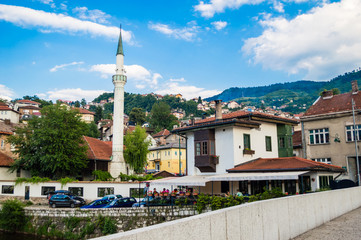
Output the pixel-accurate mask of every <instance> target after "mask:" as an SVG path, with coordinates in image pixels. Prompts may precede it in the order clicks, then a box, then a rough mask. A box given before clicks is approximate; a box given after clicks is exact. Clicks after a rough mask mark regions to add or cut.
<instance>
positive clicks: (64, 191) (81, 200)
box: [48, 190, 85, 205]
mask: <svg viewBox="0 0 361 240" xmlns="http://www.w3.org/2000/svg"><path fill="white" fill-rule="evenodd" d="M54 195H67V196H69V197H70V198H72V199H74V200H78V201H80V202H81V205H84V204H85V200H84V198H82V197H79V196H76V195H73V194H72V193H71V192H70V191H68V190H56V191H53V192H49V193H48V199H49V200H50V198H51V197H52V196H54Z"/></svg>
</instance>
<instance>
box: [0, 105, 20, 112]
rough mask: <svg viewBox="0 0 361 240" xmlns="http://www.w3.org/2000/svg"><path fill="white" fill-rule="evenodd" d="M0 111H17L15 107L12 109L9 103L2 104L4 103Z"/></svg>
mask: <svg viewBox="0 0 361 240" xmlns="http://www.w3.org/2000/svg"><path fill="white" fill-rule="evenodd" d="M0 111H13V112H16V113H17V111H15V110H14V109H11V108H9V107H8V106H7V105H2V104H1V105H0Z"/></svg>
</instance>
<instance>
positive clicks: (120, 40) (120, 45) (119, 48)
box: [117, 24, 124, 56]
mask: <svg viewBox="0 0 361 240" xmlns="http://www.w3.org/2000/svg"><path fill="white" fill-rule="evenodd" d="M119 29H120V33H119V41H118V49H117V55H118V54H120V55H123V56H124V52H123V42H122V24H120V27H119Z"/></svg>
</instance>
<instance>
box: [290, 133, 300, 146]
mask: <svg viewBox="0 0 361 240" xmlns="http://www.w3.org/2000/svg"><path fill="white" fill-rule="evenodd" d="M292 141H293V147H300V146H301V147H302V132H301V131H294V132H293V136H292Z"/></svg>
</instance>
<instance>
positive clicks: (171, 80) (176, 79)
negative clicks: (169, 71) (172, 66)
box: [169, 78, 186, 82]
mask: <svg viewBox="0 0 361 240" xmlns="http://www.w3.org/2000/svg"><path fill="white" fill-rule="evenodd" d="M169 81H170V82H186V80H185V79H184V78H175V79H174V78H171V79H169Z"/></svg>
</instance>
